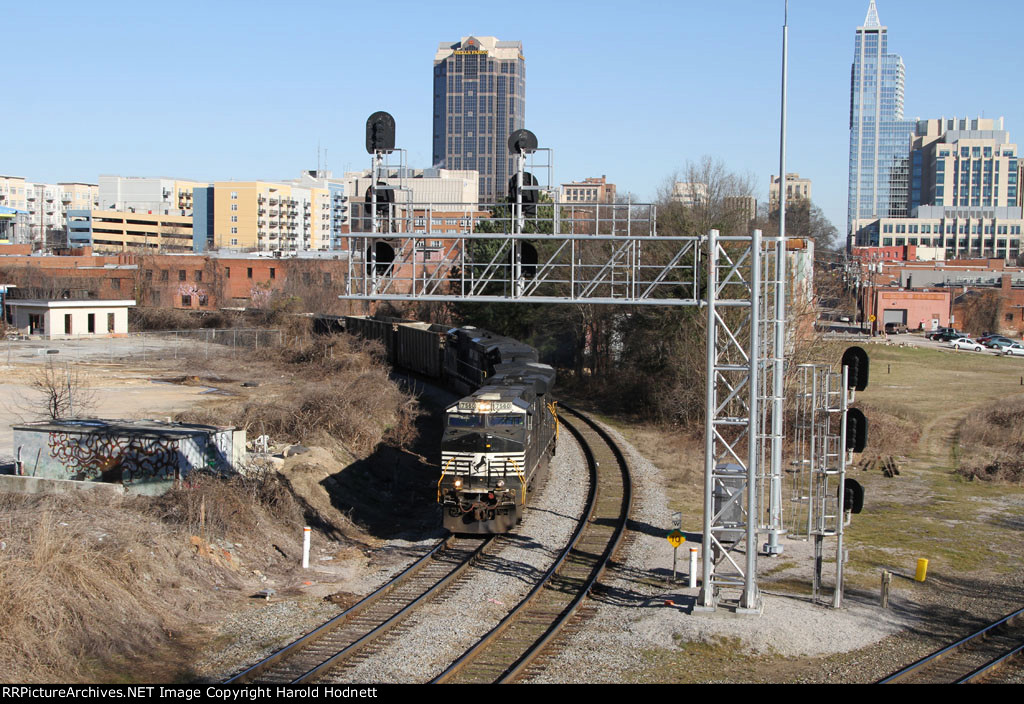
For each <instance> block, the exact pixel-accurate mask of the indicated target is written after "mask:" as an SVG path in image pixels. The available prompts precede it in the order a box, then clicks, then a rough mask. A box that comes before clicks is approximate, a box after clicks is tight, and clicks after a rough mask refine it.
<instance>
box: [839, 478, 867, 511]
mask: <svg viewBox="0 0 1024 704" xmlns="http://www.w3.org/2000/svg"><path fill="white" fill-rule="evenodd" d="M842 491H843V510H845V511H849V512H850V513H860V512H861V511H862V510H863V509H864V487H862V486H861V485H860V482H858V481H857V480H856V479H849V478H847V479H846V480H845V481H844V482H843V489H842Z"/></svg>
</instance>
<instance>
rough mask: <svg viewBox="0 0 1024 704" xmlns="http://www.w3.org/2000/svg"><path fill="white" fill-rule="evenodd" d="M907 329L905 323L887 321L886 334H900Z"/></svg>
mask: <svg viewBox="0 0 1024 704" xmlns="http://www.w3.org/2000/svg"><path fill="white" fill-rule="evenodd" d="M906 331H907V326H906V325H905V324H904V323H886V324H885V334H886V335H898V334H899V333H903V332H906Z"/></svg>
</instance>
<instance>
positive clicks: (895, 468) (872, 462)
mask: <svg viewBox="0 0 1024 704" xmlns="http://www.w3.org/2000/svg"><path fill="white" fill-rule="evenodd" d="M859 466H860V468H861V470H863V471H865V472H867V471H868V470H871V471H873V472H874V471H878V470H881V471H882V474H884V475H885V476H887V477H890V478H891V477H895V476H897V475H898V474H899V473H900V467H899V465H898V464H897V463H896V460H895V459H894V458H893V456H892V455H889V456H888V457H875V458H873V459H872V458H865V459H863V460H861V461H860V463H859Z"/></svg>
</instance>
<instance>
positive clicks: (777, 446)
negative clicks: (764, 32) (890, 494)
mask: <svg viewBox="0 0 1024 704" xmlns="http://www.w3.org/2000/svg"><path fill="white" fill-rule="evenodd" d="M788 68H789V0H786V8H785V17H784V19H783V23H782V119H781V127H780V130H779V132H780V135H779V238H778V239H777V240H776V242H775V266H776V267H778V268H777V269H776V271H775V351H774V352H775V355H774V360H773V364H774V373H773V374H772V384H773V389H772V395H773V396H774V403H773V404H772V438H771V441H772V455H771V477H770V481H769V499H768V513H769V523H768V525H769V529H768V543H767V544H766V545H765V546H764V550H765V552H766V553H767V554H769V555H780V554H782V546H781V545H779V535H781V534H782V533H783V526H782V414H783V400H784V398H783V394H784V381H785V373H786V91H787V78H788Z"/></svg>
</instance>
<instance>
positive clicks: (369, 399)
mask: <svg viewBox="0 0 1024 704" xmlns="http://www.w3.org/2000/svg"><path fill="white" fill-rule="evenodd" d="M382 354H383V351H382V349H381V347H380V345H379V344H375V343H365V342H362V341H359V340H356V339H353V338H350V337H348V336H345V335H335V336H332V337H314V338H301V337H300V338H292V339H291V340H290V341H289V342H288V344H286V345H284V346H281V347H278V348H276V349H270V350H260V351H259V352H256V351H252V352H250V353H249V357H250V358H251V359H253V360H258V364H260V365H262V367H263V369H264V372H263V376H265V377H268V378H277V379H281V378H283V379H286V380H287V383H285V384H281V385H279V386H278V387H276V388H275V389H274V390H273V391H268V392H267V393H264V394H260V395H258V396H254V397H252V398H250V399H249V400H248V401H247V402H245V403H243V404H239V403H237V402H236V403H232V404H228V405H226V406H224V407H223V408H216V409H204V410H199V411H190V412H186V413H181V414H179V415H178V416H177V419H178V420H180V421H185V422H190V423H213V424H224V423H230V424H232V425H237V426H239V427H243V428H245V429H246V430H247V431H248V432H250V433H258V434H260V435H264V434H266V435H269V436H271V437H272V438H274V439H275V441H288V442H303V443H315V441H317V440H321V439H323V438H324V437H325V436H326V437H329V438H330V439H332V440H333V441H334V442H338V443H340V444H341V445H342V446H343V447H344V448H345V449H346V450H348V451H349V452H350V453H351V454H352V455H354V456H357V457H365V456H367V455H369V454H370V453H371V452H372V451H373V449H374V448H375V447H376V446H377V445H378V444H379V443H380V442H382V441H385V440H386V441H388V442H390V443H392V444H395V445H397V446H399V447H402V446H404V445H405V444H407V443H409V442H411V440H412V439H413V438H414V437H415V429H414V423H415V419H416V416H417V414H418V409H417V405H416V402H415V400H414V399H413V398H412V397H411V396H410V395H409V394H407V393H405V392H404V391H402V390H401V389H400V388H399V387H398V385H397V384H395V383H394V382H392V381H391V380H390V379H389V378H388V370H387V367H386V366H385V365H384V364H383V363H382V362H381V355H382ZM239 364H245V362H241V363H239V362H235V365H236V366H239Z"/></svg>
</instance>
